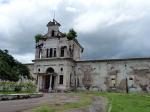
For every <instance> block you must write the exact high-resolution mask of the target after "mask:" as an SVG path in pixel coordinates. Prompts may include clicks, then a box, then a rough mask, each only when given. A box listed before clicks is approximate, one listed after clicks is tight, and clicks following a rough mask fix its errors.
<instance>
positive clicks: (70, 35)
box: [67, 28, 77, 40]
mask: <svg viewBox="0 0 150 112" xmlns="http://www.w3.org/2000/svg"><path fill="white" fill-rule="evenodd" d="M76 37H77V33H76V32H75V31H74V29H73V28H72V29H70V30H69V32H68V33H67V39H68V40H73V39H75V38H76Z"/></svg>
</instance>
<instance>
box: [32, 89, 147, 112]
mask: <svg viewBox="0 0 150 112" xmlns="http://www.w3.org/2000/svg"><path fill="white" fill-rule="evenodd" d="M69 95H73V96H74V95H78V96H80V97H81V100H80V102H78V103H69V104H64V105H47V106H41V107H39V108H37V109H35V110H33V112H63V111H64V110H68V109H73V108H81V107H85V106H88V105H90V104H91V97H92V96H104V97H107V98H108V100H109V108H110V107H111V111H110V112H150V96H149V95H140V94H123V93H98V92H77V93H71V94H69Z"/></svg>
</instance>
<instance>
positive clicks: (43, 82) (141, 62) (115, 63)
mask: <svg viewBox="0 0 150 112" xmlns="http://www.w3.org/2000/svg"><path fill="white" fill-rule="evenodd" d="M60 26H61V25H60V23H58V22H57V21H56V20H53V21H50V22H48V24H47V27H48V32H47V34H45V35H44V36H43V37H41V38H40V39H39V40H38V42H36V45H35V59H34V60H33V62H34V63H32V64H26V65H27V66H28V68H29V69H30V72H31V74H32V75H33V76H34V78H35V80H36V82H35V83H36V84H37V88H38V91H42V92H59V91H69V90H73V89H78V90H85V89H88V90H94V91H118V92H128V91H129V92H130V91H138V92H140V91H146V92H150V58H130V59H106V60H81V59H80V57H81V54H82V52H83V47H82V45H80V43H79V42H78V40H77V39H72V40H68V39H67V37H66V35H64V33H62V32H60V30H59V28H60Z"/></svg>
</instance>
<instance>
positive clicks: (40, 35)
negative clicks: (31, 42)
mask: <svg viewBox="0 0 150 112" xmlns="http://www.w3.org/2000/svg"><path fill="white" fill-rule="evenodd" d="M42 37H43V35H42V34H37V35H35V42H36V43H37V42H39V40H41V39H42Z"/></svg>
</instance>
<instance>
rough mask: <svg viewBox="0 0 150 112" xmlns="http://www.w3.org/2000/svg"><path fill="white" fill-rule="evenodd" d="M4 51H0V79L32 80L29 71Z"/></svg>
mask: <svg viewBox="0 0 150 112" xmlns="http://www.w3.org/2000/svg"><path fill="white" fill-rule="evenodd" d="M6 51H7V50H4V51H3V50H0V79H2V80H9V81H18V80H19V79H20V78H21V77H27V78H28V79H32V76H31V75H30V72H29V69H28V68H27V67H26V66H25V65H23V64H21V63H20V62H18V61H17V60H15V59H14V58H13V57H12V56H11V55H10V54H8V51H7V52H6Z"/></svg>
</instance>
